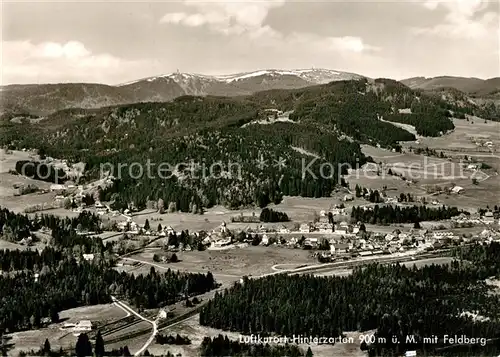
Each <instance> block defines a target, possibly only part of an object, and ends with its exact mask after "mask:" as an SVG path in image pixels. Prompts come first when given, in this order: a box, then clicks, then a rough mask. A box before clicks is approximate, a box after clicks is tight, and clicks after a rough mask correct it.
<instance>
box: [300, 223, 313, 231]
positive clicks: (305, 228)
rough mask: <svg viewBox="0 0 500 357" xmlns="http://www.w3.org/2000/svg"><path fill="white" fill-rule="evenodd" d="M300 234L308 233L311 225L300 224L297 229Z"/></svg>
mask: <svg viewBox="0 0 500 357" xmlns="http://www.w3.org/2000/svg"><path fill="white" fill-rule="evenodd" d="M299 231H300V233H310V232H311V225H310V224H309V223H302V224H301V225H300V228H299Z"/></svg>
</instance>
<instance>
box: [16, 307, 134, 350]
mask: <svg viewBox="0 0 500 357" xmlns="http://www.w3.org/2000/svg"><path fill="white" fill-rule="evenodd" d="M125 316H127V315H126V313H125V312H124V311H123V310H122V309H120V308H118V307H117V306H116V305H114V304H102V305H95V306H85V307H78V308H75V309H69V310H64V311H61V312H60V314H59V317H60V319H61V323H58V324H51V325H49V326H48V327H46V328H42V329H38V330H29V331H22V332H15V333H12V334H9V335H7V336H8V339H9V340H8V343H9V344H11V345H12V346H13V348H12V349H11V350H10V351H9V355H11V356H17V355H18V353H19V352H20V351H29V350H32V349H34V350H38V349H39V348H40V346H42V345H43V343H44V342H45V339H48V340H49V342H50V345H51V347H52V349H59V348H61V347H62V348H63V349H74V346H75V343H76V340H77V337H75V336H73V333H71V331H69V330H61V327H62V325H63V323H77V322H78V321H80V320H90V321H92V324H93V325H94V326H100V325H104V324H106V323H107V322H110V321H113V320H116V319H120V318H122V317H125ZM125 344H126V343H122V346H123V345H125Z"/></svg>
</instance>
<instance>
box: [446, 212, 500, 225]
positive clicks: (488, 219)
mask: <svg viewBox="0 0 500 357" xmlns="http://www.w3.org/2000/svg"><path fill="white" fill-rule="evenodd" d="M451 220H452V221H453V222H455V223H457V224H470V225H483V224H485V225H494V224H497V225H500V218H499V217H495V214H494V213H493V212H491V211H487V212H485V213H484V214H483V215H480V214H479V213H473V214H471V215H466V214H464V213H461V214H460V215H458V216H455V217H452V219H451Z"/></svg>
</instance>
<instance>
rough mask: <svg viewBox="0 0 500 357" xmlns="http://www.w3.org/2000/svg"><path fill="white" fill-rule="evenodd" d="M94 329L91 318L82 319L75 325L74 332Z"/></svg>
mask: <svg viewBox="0 0 500 357" xmlns="http://www.w3.org/2000/svg"><path fill="white" fill-rule="evenodd" d="M85 331H92V322H91V321H90V320H80V321H79V322H78V323H77V324H76V325H75V326H74V327H73V332H75V333H80V332H85Z"/></svg>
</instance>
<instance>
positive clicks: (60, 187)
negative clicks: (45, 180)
mask: <svg viewBox="0 0 500 357" xmlns="http://www.w3.org/2000/svg"><path fill="white" fill-rule="evenodd" d="M65 189H66V186H64V185H59V184H52V185H50V190H51V191H64V190H65Z"/></svg>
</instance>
